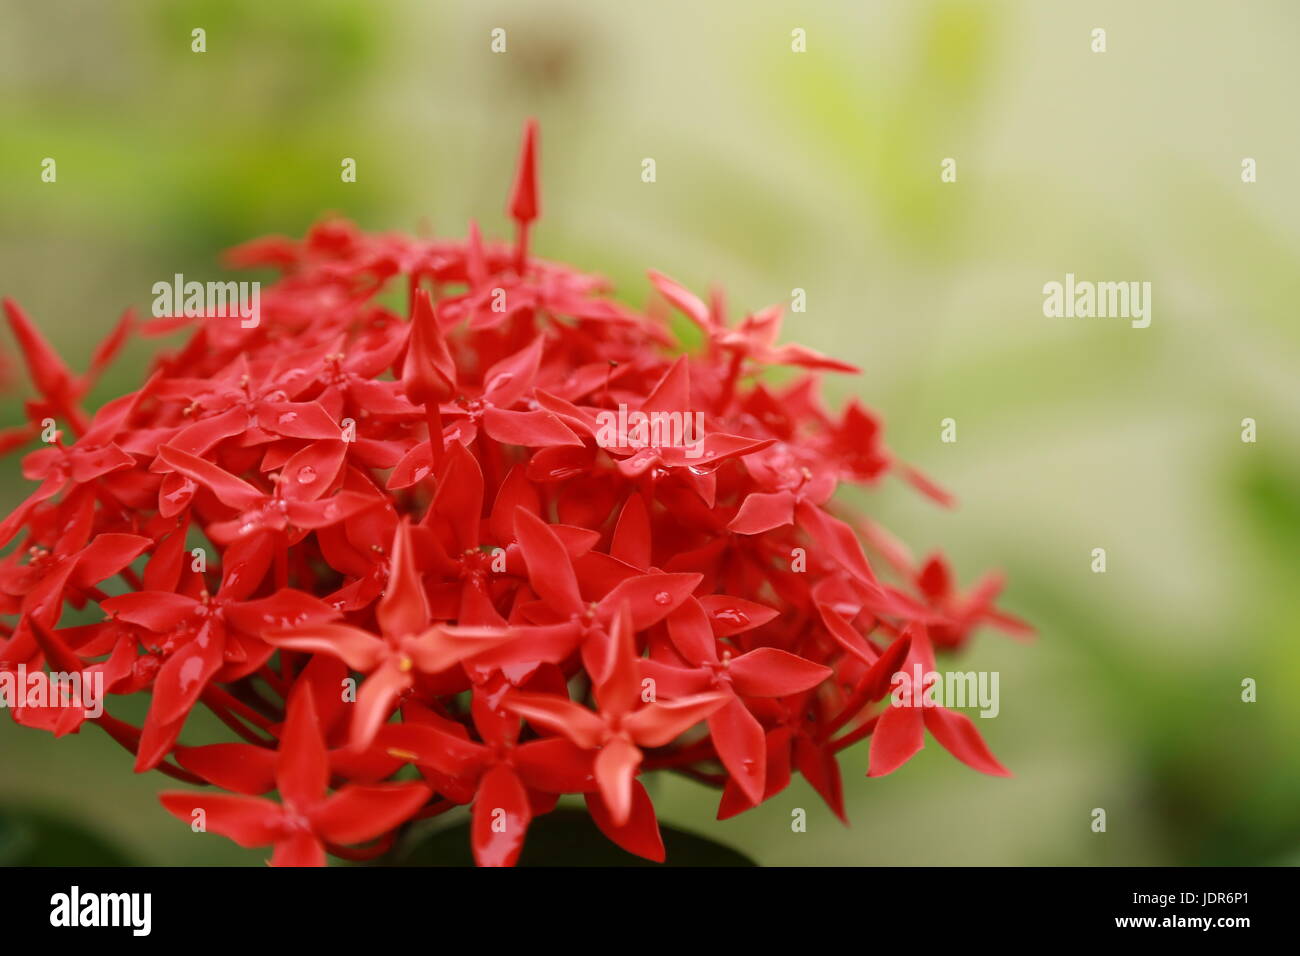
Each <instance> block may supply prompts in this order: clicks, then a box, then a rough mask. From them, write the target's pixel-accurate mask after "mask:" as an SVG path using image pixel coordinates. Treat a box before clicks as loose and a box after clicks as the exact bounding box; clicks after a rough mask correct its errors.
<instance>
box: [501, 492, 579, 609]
mask: <svg viewBox="0 0 1300 956" xmlns="http://www.w3.org/2000/svg"><path fill="white" fill-rule="evenodd" d="M515 538H516V539H517V540H518V541H519V549H520V550H521V551H522V552H523V555H524V562H525V563H526V564H527V565H528V581H529V583H530V584H531V585H532V586H533V590H534V591H536V592H537V593H538V594H540V595H541V596H542V599H543V600H545V601H546V602H547V603H548V604H550V605H551V607H552V608H553V609H554V610H556V611H558V612H560V613H561V614H573V613H576V612H578V611H581V610H582V606H583V605H582V597H581V595H580V594H579V592H578V578H577V576H576V575H575V574H574V573H573V562H572V561H570V560H569V552H568V551H567V550H566V549H565V547H564V545H563V543H561V541H560V539H559V538H558V537H556V535H555V532H553V531H552V530H551V529H550V528H549V527H547V525H546V524H545V522H543V521H542V519H541V518H539V517H537V516H536V515H535V514H533V513H532V512H530V511H526V510H524V509H523V508H516V509H515Z"/></svg>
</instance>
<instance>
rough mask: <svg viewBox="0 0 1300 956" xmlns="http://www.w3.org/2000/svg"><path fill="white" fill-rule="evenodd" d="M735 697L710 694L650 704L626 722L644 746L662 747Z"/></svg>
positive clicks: (624, 722)
mask: <svg viewBox="0 0 1300 956" xmlns="http://www.w3.org/2000/svg"><path fill="white" fill-rule="evenodd" d="M729 700H732V695H731V694H724V693H709V694H698V695H696V696H694V697H683V698H681V699H680V700H669V701H657V702H655V703H653V704H646V705H645V706H644V707H642V708H641V709H640V710H638V711H637V712H636V713H634V714H632V715H631V716H629V717H628V718H627V719H626V720H624V721H623V728H624V729H625V730H626V731H627V732H628V733H630V734H631V735H632V739H633V740H635V741H636V742H637V743H638V744H640V745H641V746H642V747H662V746H664V744H667V743H669V742H670V741H672V740H674V739H676V738H677V737H679V736H681V734H683V733H684V732H685V731H687V730H689V729H690V728H691V727H693V726H695V725H696V724H698V723H699V722H700V721H701V720H704V719H705V718H706V717H708V716H709V715H710V714H712V713H713V712H714V711H715V710H717V709H719V708H720V707H722V706H724V705H725V704H726V703H727V702H728V701H729Z"/></svg>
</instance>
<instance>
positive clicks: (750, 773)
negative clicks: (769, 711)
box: [709, 697, 767, 804]
mask: <svg viewBox="0 0 1300 956" xmlns="http://www.w3.org/2000/svg"><path fill="white" fill-rule="evenodd" d="M709 734H710V735H711V737H712V738H713V745H714V747H715V748H716V749H717V751H718V757H719V758H720V759H721V760H722V764H723V766H724V767H726V768H727V772H728V773H730V774H731V779H733V780H735V781H736V782H737V783H738V784H739V785H740V788H741V789H742V790H743V791H744V793H745V796H746V797H748V798H749V802H750V803H751V804H757V803H759V802H760V801H761V800H762V799H763V786H764V782H765V781H766V780H767V740H766V738H765V736H764V734H763V725H762V724H760V723H759V722H758V720H757V718H755V717H754V715H753V714H751V713H750V712H749V710H748V708H746V707H745V705H744V704H743V703H741V701H740V700H739V699H738V698H735V697H733V698H732V699H731V701H730V703H728V704H727V705H726V706H724V707H722V708H721V709H719V710H716V711H714V712H713V713H712V714H710V715H709Z"/></svg>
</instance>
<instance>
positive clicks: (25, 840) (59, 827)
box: [0, 806, 133, 866]
mask: <svg viewBox="0 0 1300 956" xmlns="http://www.w3.org/2000/svg"><path fill="white" fill-rule="evenodd" d="M132 863H133V861H132V860H130V859H128V858H127V856H126V855H125V854H124V853H123V852H122V851H121V850H120V849H118V848H117V847H116V846H114V845H113V844H111V843H109V842H108V841H107V840H105V839H104V838H103V837H101V836H99V835H98V834H96V833H94V832H92V831H91V830H89V829H87V828H86V827H84V826H82V825H81V824H80V823H77V822H75V821H73V820H70V819H68V818H66V817H59V816H57V815H55V814H53V813H47V812H45V811H40V810H32V809H28V808H24V807H4V806H0V866H131V865H132Z"/></svg>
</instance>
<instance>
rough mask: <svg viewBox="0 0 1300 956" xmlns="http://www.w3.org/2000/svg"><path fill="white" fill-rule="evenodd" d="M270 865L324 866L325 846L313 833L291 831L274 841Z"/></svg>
mask: <svg viewBox="0 0 1300 956" xmlns="http://www.w3.org/2000/svg"><path fill="white" fill-rule="evenodd" d="M271 865H272V866H325V865H326V860H325V847H323V846H321V842H320V840H318V839H317V838H316V835H315V834H313V833H305V832H298V833H291V834H289V835H288V836H285V837H281V838H280V839H278V840H276V841H275V852H274V853H272V854H271Z"/></svg>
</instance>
